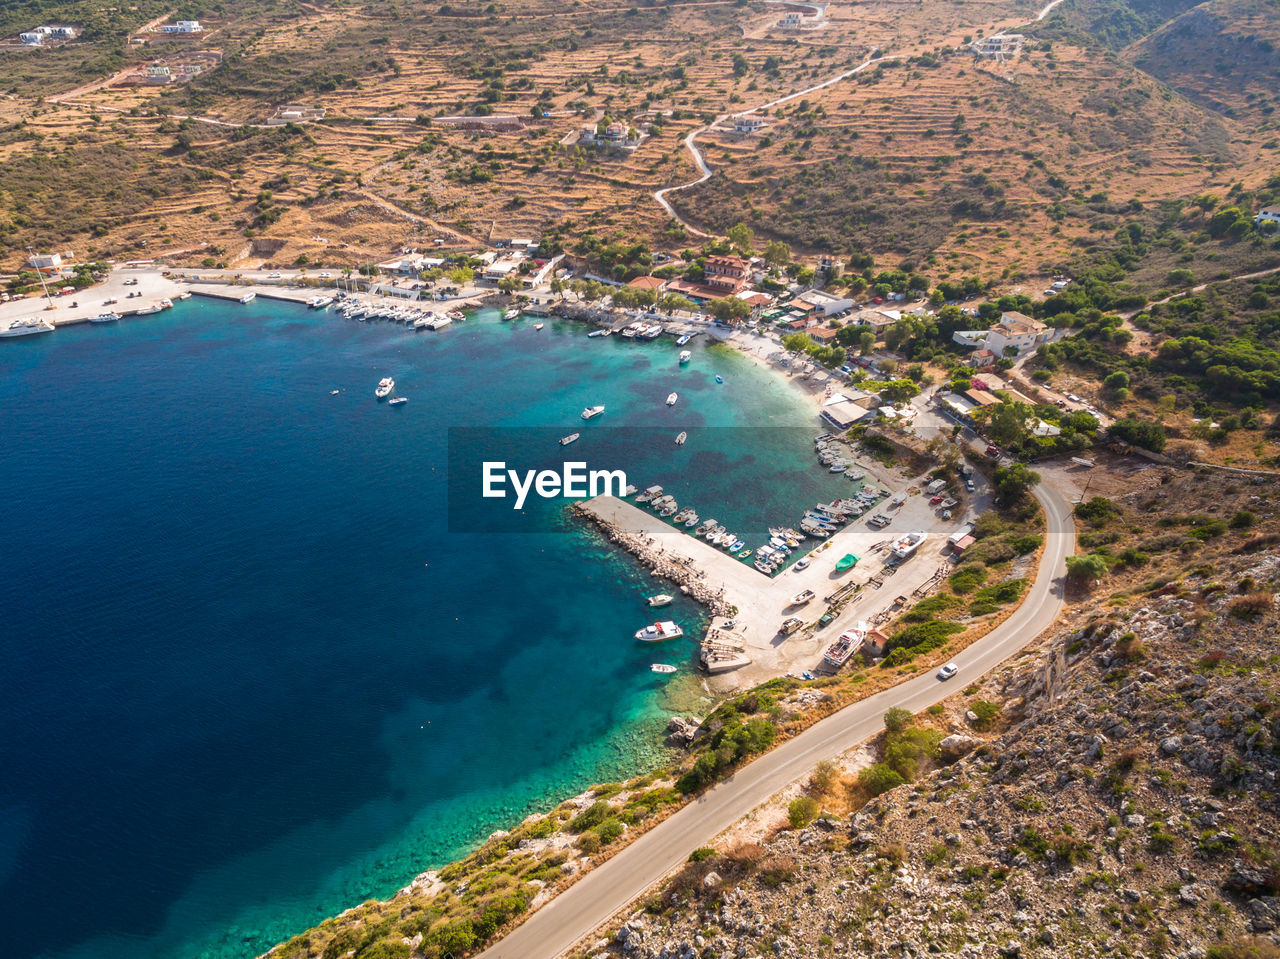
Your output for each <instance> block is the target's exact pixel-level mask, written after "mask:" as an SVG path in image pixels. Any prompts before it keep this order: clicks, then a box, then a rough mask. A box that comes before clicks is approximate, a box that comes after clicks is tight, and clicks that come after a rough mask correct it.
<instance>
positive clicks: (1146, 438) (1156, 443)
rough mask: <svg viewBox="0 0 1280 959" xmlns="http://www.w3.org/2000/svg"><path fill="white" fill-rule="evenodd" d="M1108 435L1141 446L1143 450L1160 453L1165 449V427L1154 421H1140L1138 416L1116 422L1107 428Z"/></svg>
mask: <svg viewBox="0 0 1280 959" xmlns="http://www.w3.org/2000/svg"><path fill="white" fill-rule="evenodd" d="M1107 435H1108V436H1113V437H1115V438H1116V439H1119V440H1124V441H1125V442H1126V443H1132V444H1133V445H1134V446H1141V447H1142V448H1143V449H1148V450H1151V451H1152V452H1153V453H1159V452H1160V451H1161V450H1163V449H1164V444H1165V439H1166V436H1165V431H1164V427H1163V426H1161V425H1160V424H1159V423H1157V422H1155V421H1153V420H1140V419H1138V418H1137V417H1136V416H1126V417H1125V418H1124V419H1122V420H1116V421H1115V422H1114V423H1112V424H1111V425H1110V426H1109V427H1108V428H1107Z"/></svg>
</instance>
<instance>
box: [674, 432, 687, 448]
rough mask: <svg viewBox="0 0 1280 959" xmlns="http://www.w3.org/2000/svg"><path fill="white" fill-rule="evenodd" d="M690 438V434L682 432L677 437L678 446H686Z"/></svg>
mask: <svg viewBox="0 0 1280 959" xmlns="http://www.w3.org/2000/svg"><path fill="white" fill-rule="evenodd" d="M688 438H689V434H688V433H686V432H684V431H683V430H681V431H680V432H679V433H678V434H677V435H676V446H684V441H685V440H687V439H688Z"/></svg>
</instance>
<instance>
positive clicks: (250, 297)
mask: <svg viewBox="0 0 1280 959" xmlns="http://www.w3.org/2000/svg"><path fill="white" fill-rule="evenodd" d="M257 298H258V294H257V293H254V292H253V290H250V291H249V292H248V293H246V294H245V295H244V296H242V297H240V302H241V303H252V302H253V301H254V300H256V299H257Z"/></svg>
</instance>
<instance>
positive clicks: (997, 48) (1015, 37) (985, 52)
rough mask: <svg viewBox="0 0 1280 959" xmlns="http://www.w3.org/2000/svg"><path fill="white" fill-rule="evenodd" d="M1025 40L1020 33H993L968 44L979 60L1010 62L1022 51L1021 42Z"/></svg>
mask: <svg viewBox="0 0 1280 959" xmlns="http://www.w3.org/2000/svg"><path fill="white" fill-rule="evenodd" d="M1025 39H1026V38H1025V37H1024V36H1023V35H1022V34H1020V33H993V34H992V35H991V36H989V37H983V38H982V39H981V40H975V41H974V42H973V43H972V44H970V47H971V49H972V50H973V52H974V53H975V54H976V55H977V56H978V57H979V58H981V59H986V60H996V61H1003V60H1011V59H1013V58H1014V57H1016V56H1017V55H1018V51H1019V50H1021V49H1022V41H1023V40H1025Z"/></svg>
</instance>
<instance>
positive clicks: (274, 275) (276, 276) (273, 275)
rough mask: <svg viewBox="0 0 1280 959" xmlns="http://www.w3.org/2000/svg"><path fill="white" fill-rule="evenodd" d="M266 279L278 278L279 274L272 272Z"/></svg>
mask: <svg viewBox="0 0 1280 959" xmlns="http://www.w3.org/2000/svg"><path fill="white" fill-rule="evenodd" d="M268 279H271V280H278V279H280V274H279V273H272V274H271V275H270V276H269V277H268Z"/></svg>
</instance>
